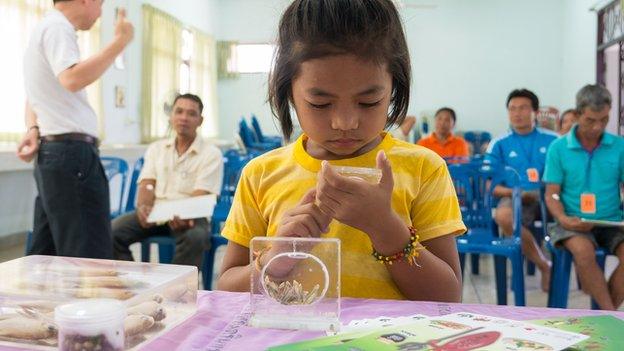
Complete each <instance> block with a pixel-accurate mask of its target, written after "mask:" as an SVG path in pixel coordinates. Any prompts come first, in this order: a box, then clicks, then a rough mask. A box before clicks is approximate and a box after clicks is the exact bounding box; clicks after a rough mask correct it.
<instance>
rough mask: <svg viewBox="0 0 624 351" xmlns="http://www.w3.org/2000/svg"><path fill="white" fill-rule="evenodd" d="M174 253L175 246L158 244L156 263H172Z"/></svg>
mask: <svg viewBox="0 0 624 351" xmlns="http://www.w3.org/2000/svg"><path fill="white" fill-rule="evenodd" d="M174 253H175V245H169V244H163V243H159V244H158V262H160V263H167V264H168V263H171V262H173V255H174Z"/></svg>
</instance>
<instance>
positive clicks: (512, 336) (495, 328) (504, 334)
mask: <svg viewBox="0 0 624 351" xmlns="http://www.w3.org/2000/svg"><path fill="white" fill-rule="evenodd" d="M587 338H588V337H587V336H585V335H582V334H577V333H571V332H567V331H561V330H557V329H553V328H548V327H542V326H537V325H534V324H529V323H526V322H519V321H513V320H509V319H503V318H496V317H488V316H482V315H477V314H473V313H455V314H449V315H445V316H439V317H431V318H429V319H423V320H420V321H416V322H414V323H412V324H409V325H402V326H394V327H387V328H381V329H379V330H377V331H375V332H372V333H370V332H357V333H352V334H341V335H337V336H333V337H327V338H321V339H315V340H310V341H304V342H299V343H295V344H289V345H283V346H279V347H274V348H270V349H269V350H272V351H282V350H295V351H303V350H345V351H347V350H348V351H356V350H375V351H377V350H379V351H383V350H401V351H407V350H423V351H472V350H475V351H476V350H481V351H485V350H488V351H492V350H505V351H556V350H563V349H565V348H566V347H570V346H572V345H574V344H577V343H579V342H581V341H583V340H585V339H587Z"/></svg>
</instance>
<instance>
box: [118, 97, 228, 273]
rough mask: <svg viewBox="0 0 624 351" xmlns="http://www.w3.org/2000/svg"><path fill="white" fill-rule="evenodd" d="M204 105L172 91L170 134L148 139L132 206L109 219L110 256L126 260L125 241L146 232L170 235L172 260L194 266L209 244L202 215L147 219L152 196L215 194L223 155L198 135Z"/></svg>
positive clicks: (147, 234)
mask: <svg viewBox="0 0 624 351" xmlns="http://www.w3.org/2000/svg"><path fill="white" fill-rule="evenodd" d="M203 108H204V105H203V103H202V101H201V99H200V98H199V97H198V96H196V95H192V94H184V95H179V96H178V97H176V99H175V101H174V104H173V110H172V112H171V118H170V123H171V127H172V129H173V130H174V131H175V133H176V135H175V137H173V138H170V139H165V140H159V141H156V142H154V143H152V144H151V145H150V146H149V147H148V149H147V151H146V153H145V158H144V164H143V169H142V171H141V175H140V176H139V180H138V182H139V187H138V188H139V190H138V199H137V209H136V211H135V212H131V213H128V214H125V215H123V216H121V217H119V218H117V219H115V220H114V221H113V245H114V257H115V259H117V260H132V259H133V258H132V254H131V252H130V250H129V248H128V247H129V246H130V245H131V244H133V243H135V242H139V241H142V240H144V239H146V238H148V237H150V236H172V237H173V238H174V239H175V242H176V247H175V254H174V257H173V262H172V263H174V264H187V265H195V266H197V267H199V266H200V265H201V260H202V253H203V251H204V250H205V249H207V248H209V245H210V225H209V223H208V220H207V219H205V218H200V219H191V220H181V219H178V218H175V219H174V220H171V221H169V222H168V223H165V224H154V223H148V222H147V218H148V216H149V214H150V212H151V210H152V207H153V206H154V202H155V201H156V200H175V199H182V198H188V197H191V196H201V195H207V194H219V192H220V190H221V183H222V181H223V156H222V154H221V151H220V150H219V149H218V148H217V147H215V146H214V145H211V144H209V143H208V142H207V141H205V140H203V139H202V137H201V136H200V135H198V133H197V130H198V128H199V127H200V126H201V124H202V122H203V117H202V115H201V113H202V110H203Z"/></svg>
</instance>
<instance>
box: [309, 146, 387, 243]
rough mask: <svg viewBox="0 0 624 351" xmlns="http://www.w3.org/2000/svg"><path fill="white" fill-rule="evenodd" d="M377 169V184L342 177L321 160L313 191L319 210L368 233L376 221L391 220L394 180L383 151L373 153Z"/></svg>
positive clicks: (375, 225) (375, 226) (373, 231)
mask: <svg viewBox="0 0 624 351" xmlns="http://www.w3.org/2000/svg"><path fill="white" fill-rule="evenodd" d="M377 168H379V169H381V180H380V181H379V183H378V184H370V183H368V182H366V181H364V180H361V179H357V178H350V177H343V176H341V175H339V174H338V173H337V172H336V171H334V170H333V169H332V168H331V167H329V164H328V162H327V161H323V164H322V170H321V172H320V174H319V181H318V185H317V193H316V199H317V203H318V205H319V208H320V209H321V211H323V212H324V213H325V214H327V215H329V216H331V217H333V218H335V219H337V220H338V221H340V222H342V223H344V224H346V225H349V226H351V227H354V228H357V229H359V230H361V231H363V232H365V233H367V234H369V235H371V234H372V233H375V232H376V231H377V230H376V228H378V227H379V224H380V223H384V222H386V223H387V222H388V221H391V219H392V218H393V216H394V212H393V211H392V189H393V188H394V180H393V177H392V167H391V166H390V162H389V161H388V158H387V157H386V154H385V153H384V152H383V151H380V152H379V153H378V154H377Z"/></svg>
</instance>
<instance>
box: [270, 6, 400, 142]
mask: <svg viewBox="0 0 624 351" xmlns="http://www.w3.org/2000/svg"><path fill="white" fill-rule="evenodd" d="M344 54H352V55H355V56H358V57H359V58H362V59H363V60H366V61H372V62H375V63H379V64H384V63H387V65H388V71H389V73H390V75H391V76H392V93H391V97H390V104H391V105H390V106H391V107H390V113H389V115H388V120H387V122H386V128H387V127H389V126H391V125H393V124H396V125H399V124H401V122H402V121H403V119H404V118H405V115H406V113H407V108H408V105H409V96H410V79H411V72H410V69H411V66H410V59H409V52H408V49H407V43H406V41H405V34H404V32H403V26H402V23H401V19H400V17H399V13H398V11H397V9H396V7H395V6H394V3H393V2H392V0H295V1H293V3H292V4H290V6H288V8H287V9H286V11H285V12H284V14H283V15H282V18H281V20H280V23H279V31H278V38H277V50H276V54H275V58H274V64H273V69H272V71H271V74H270V77H269V97H268V101H269V103H270V105H271V111H272V112H273V115H275V117H277V119H278V120H279V122H280V126H281V129H282V133H283V135H284V138H286V140H289V139H290V136H291V134H292V131H293V124H292V119H291V118H292V116H291V112H290V107H291V103H292V81H293V79H294V78H295V77H296V75H297V74H298V73H299V67H300V65H301V63H302V62H304V61H307V60H311V59H315V58H321V57H326V56H332V55H344Z"/></svg>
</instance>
